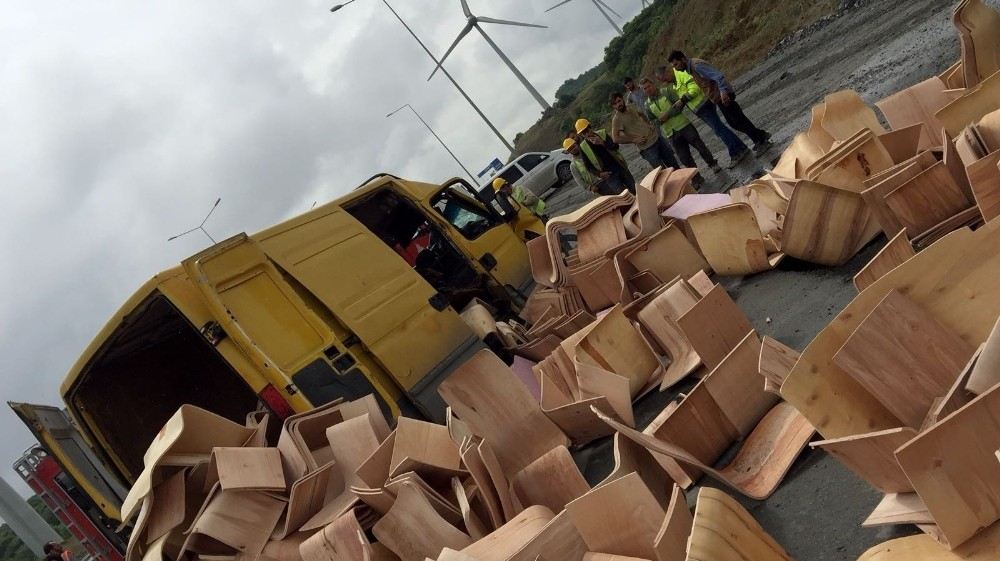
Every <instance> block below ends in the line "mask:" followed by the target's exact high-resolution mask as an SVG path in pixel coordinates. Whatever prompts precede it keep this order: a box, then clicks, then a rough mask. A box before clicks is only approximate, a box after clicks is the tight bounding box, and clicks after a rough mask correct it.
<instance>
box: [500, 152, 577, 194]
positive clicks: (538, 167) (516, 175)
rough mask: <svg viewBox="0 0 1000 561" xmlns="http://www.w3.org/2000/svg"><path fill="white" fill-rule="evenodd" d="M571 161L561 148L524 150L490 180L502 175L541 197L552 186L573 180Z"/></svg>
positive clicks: (510, 181)
mask: <svg viewBox="0 0 1000 561" xmlns="http://www.w3.org/2000/svg"><path fill="white" fill-rule="evenodd" d="M572 161H573V156H570V155H569V154H567V153H566V152H564V151H563V150H561V149H560V150H553V151H551V152H525V153H524V154H521V155H520V156H518V157H517V158H516V159H515V160H513V161H511V162H510V163H509V164H507V165H505V166H504V167H502V168H500V171H498V172H497V173H496V175H494V176H493V178H492V179H490V181H491V182H492V181H493V179H496V178H497V177H502V178H504V179H506V180H507V183H510V184H511V185H521V186H522V187H524V188H525V189H527V190H528V191H531V192H532V193H534V194H535V195H536V196H539V197H541V196H542V194H544V193H545V192H546V191H548V190H549V189H551V188H553V187H560V186H562V185H565V184H566V183H569V182H570V181H573V173H572V172H571V171H570V169H569V166H570V163H571V162H572Z"/></svg>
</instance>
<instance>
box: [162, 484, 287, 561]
mask: <svg viewBox="0 0 1000 561" xmlns="http://www.w3.org/2000/svg"><path fill="white" fill-rule="evenodd" d="M284 509H285V500H284V499H281V498H277V497H273V496H271V495H270V494H268V493H264V492H258V491H223V490H222V489H221V488H220V487H219V485H218V484H216V485H215V487H214V488H213V489H212V491H211V492H210V493H209V495H208V498H207V499H205V503H204V504H203V505H202V507H201V511H200V512H199V513H198V515H197V516H196V517H195V520H194V522H193V523H192V524H191V528H189V529H188V531H187V532H186V533H187V539H185V540H184V545H183V547H181V555H179V556H178V557H179V558H180V557H181V556H183V553H184V552H186V551H191V552H194V553H205V554H213V553H214V554H220V553H222V552H220V550H219V549H220V544H221V545H222V546H223V548H222V549H224V550H225V549H227V548H228V550H229V552H230V553H231V554H232V555H236V554H237V553H239V554H241V555H246V556H247V557H248V558H251V559H256V558H257V557H258V556H260V553H261V552H262V551H263V550H264V544H266V543H267V541H268V539H269V538H270V537H271V533H272V532H273V531H274V528H275V526H277V524H278V519H279V518H280V517H281V512H282V511H283V510H284Z"/></svg>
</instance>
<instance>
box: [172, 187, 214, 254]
mask: <svg viewBox="0 0 1000 561" xmlns="http://www.w3.org/2000/svg"><path fill="white" fill-rule="evenodd" d="M221 202H222V197H219V198H218V199H215V204H214V205H212V210H210V211H208V214H206V215H205V219H204V220H202V221H201V224H198V225H197V226H195V227H194V228H191V229H190V230H188V231H187V232H181V233H180V234H177V235H176V236H170V237H169V238H167V241H168V242H172V241H174V240H176V239H177V238H179V237H181V236H186V235H188V234H190V233H191V232H194V231H195V230H201V233H202V234H205V236H206V237H208V239H210V240H212V243H213V244H214V243H217V242H216V241H215V238H213V237H212V236H211V235H210V234H209V233H208V231H207V230H205V223H206V222H208V218H209V217H210V216H212V213H213V212H215V207H217V206H219V203H221Z"/></svg>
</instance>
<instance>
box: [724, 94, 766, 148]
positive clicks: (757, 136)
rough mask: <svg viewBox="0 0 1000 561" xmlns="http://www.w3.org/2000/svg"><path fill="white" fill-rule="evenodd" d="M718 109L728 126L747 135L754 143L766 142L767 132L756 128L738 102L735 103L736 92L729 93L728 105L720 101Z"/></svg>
mask: <svg viewBox="0 0 1000 561" xmlns="http://www.w3.org/2000/svg"><path fill="white" fill-rule="evenodd" d="M719 111H722V116H723V117H724V118H725V119H726V122H727V123H729V126H731V127H733V128H734V129H736V130H738V131H740V132H741V133H743V134H745V135H747V136H749V137H750V140H752V141H753V143H754V144H755V145H760V144H763V143H765V142H767V138H768V134H767V133H766V132H764V131H763V130H761V129H759V128H757V125H755V124H753V122H752V121H751V120H750V118H749V117H747V116H746V114H745V113H743V108H742V107H740V104H739V103H736V94H730V96H729V105H723V104H722V103H721V102H720V103H719Z"/></svg>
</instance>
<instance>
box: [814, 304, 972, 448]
mask: <svg viewBox="0 0 1000 561" xmlns="http://www.w3.org/2000/svg"><path fill="white" fill-rule="evenodd" d="M973 352H975V348H974V347H973V346H971V345H970V344H968V343H966V342H965V341H963V340H962V338H961V337H959V336H958V335H956V334H955V333H954V332H952V331H951V330H950V329H948V328H947V327H945V326H943V325H941V323H940V322H938V321H937V320H936V319H935V318H934V317H933V316H931V315H930V314H928V313H927V312H926V311H925V310H924V309H923V308H921V307H920V306H919V305H918V304H915V303H914V302H913V301H911V300H910V299H908V298H907V297H905V296H903V295H902V294H900V293H899V292H897V291H895V290H891V291H889V293H888V294H886V296H885V298H883V299H882V301H881V302H880V303H879V304H878V306H876V307H875V309H874V310H872V312H871V313H870V314H868V317H866V318H865V319H864V321H862V322H861V324H860V325H859V326H858V328H857V329H856V330H855V331H854V333H853V334H851V336H850V337H849V338H848V339H847V341H845V342H844V346H843V347H841V348H840V350H839V351H837V354H835V355H834V357H833V362H834V364H836V365H837V366H839V367H840V368H843V369H844V371H845V372H847V373H848V374H850V375H851V376H853V377H854V379H855V380H857V381H858V382H859V383H860V384H861V385H862V386H864V387H865V388H866V389H867V390H868V391H869V392H870V393H871V394H872V395H873V396H875V398H876V399H878V400H879V401H880V402H881V403H882V405H884V406H885V407H886V409H888V410H889V411H890V412H892V414H893V415H895V416H896V417H898V418H899V419H900V420H901V421H903V424H904V425H906V426H909V427H912V428H914V429H919V428H920V426H921V424H923V421H924V417H926V416H927V412H928V411H930V408H931V405H932V403H933V401H934V398H936V397H940V396H943V395H944V394H945V393H947V392H948V389H949V388H950V387H951V384H952V382H954V381H955V378H956V377H958V375H959V373H960V372H961V371H962V367H963V366H964V365H965V364H966V363H967V362H968V361H969V358H970V357H971V356H972V353H973Z"/></svg>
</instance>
